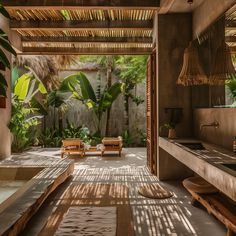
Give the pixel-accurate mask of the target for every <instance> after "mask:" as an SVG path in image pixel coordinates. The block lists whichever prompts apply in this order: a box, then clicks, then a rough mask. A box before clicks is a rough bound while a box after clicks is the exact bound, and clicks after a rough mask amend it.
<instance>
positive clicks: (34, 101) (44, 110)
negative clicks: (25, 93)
mask: <svg viewBox="0 0 236 236" xmlns="http://www.w3.org/2000/svg"><path fill="white" fill-rule="evenodd" d="M30 104H31V107H33V108H35V109H36V110H37V111H38V112H39V113H40V114H42V115H44V116H46V115H47V114H48V111H47V108H46V107H45V106H44V105H43V104H42V103H40V102H39V101H38V100H37V99H36V98H32V100H31V102H30Z"/></svg>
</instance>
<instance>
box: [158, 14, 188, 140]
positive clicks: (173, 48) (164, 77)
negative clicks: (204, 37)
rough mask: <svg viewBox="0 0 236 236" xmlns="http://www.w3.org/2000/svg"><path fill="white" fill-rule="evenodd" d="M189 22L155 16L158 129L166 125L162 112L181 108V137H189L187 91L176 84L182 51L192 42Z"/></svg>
mask: <svg viewBox="0 0 236 236" xmlns="http://www.w3.org/2000/svg"><path fill="white" fill-rule="evenodd" d="M191 22H192V21H191V14H167V15H159V16H158V52H157V53H158V83H159V91H158V94H159V98H158V99H159V125H160V126H161V125H163V124H165V123H168V122H169V117H170V114H169V113H166V112H165V108H182V109H183V117H182V121H181V123H180V124H178V125H177V127H176V129H177V133H178V135H179V136H181V137H188V136H191V135H192V128H191V127H192V122H191V121H192V111H191V90H190V88H189V87H183V86H179V85H177V84H176V81H177V79H178V76H179V73H180V71H181V68H182V64H183V54H184V50H185V48H186V47H187V46H188V45H189V42H190V41H191V39H192V24H191Z"/></svg>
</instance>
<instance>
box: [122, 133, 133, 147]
mask: <svg viewBox="0 0 236 236" xmlns="http://www.w3.org/2000/svg"><path fill="white" fill-rule="evenodd" d="M122 138H123V145H124V147H130V146H131V145H132V144H133V139H132V137H131V135H130V133H129V131H128V130H125V131H124V133H123V135H122Z"/></svg>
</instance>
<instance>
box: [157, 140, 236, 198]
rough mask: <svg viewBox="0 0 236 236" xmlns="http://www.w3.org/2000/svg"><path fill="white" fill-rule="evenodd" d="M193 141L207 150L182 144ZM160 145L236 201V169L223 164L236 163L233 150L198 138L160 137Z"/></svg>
mask: <svg viewBox="0 0 236 236" xmlns="http://www.w3.org/2000/svg"><path fill="white" fill-rule="evenodd" d="M191 142H193V143H194V142H201V143H202V144H203V146H204V147H205V148H206V150H191V149H189V148H187V147H185V146H184V145H182V144H180V143H191ZM159 146H160V147H161V148H162V149H164V150H165V151H166V152H168V153H169V154H170V155H171V156H173V157H174V158H176V159H177V160H178V161H180V162H181V163H183V164H184V165H186V166H187V167H188V168H190V169H191V170H193V171H194V172H195V173H196V174H198V175H200V176H201V177H202V178H204V179H205V180H206V181H208V182H209V183H211V184H212V185H214V186H215V187H216V188H218V189H219V190H220V191H222V192H223V193H224V194H226V195H227V196H228V197H230V198H231V199H232V200H234V201H236V171H234V170H231V169H229V168H227V167H225V166H223V165H222V164H228V163H236V155H235V154H234V153H233V152H231V151H228V150H226V149H224V148H221V147H219V146H216V145H212V144H209V143H205V142H202V141H200V140H196V139H174V140H170V139H167V138H163V137H159Z"/></svg>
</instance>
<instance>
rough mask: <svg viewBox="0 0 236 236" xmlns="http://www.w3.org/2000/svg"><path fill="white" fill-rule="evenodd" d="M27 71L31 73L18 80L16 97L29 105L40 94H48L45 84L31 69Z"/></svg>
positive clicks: (15, 91) (15, 86)
mask: <svg viewBox="0 0 236 236" xmlns="http://www.w3.org/2000/svg"><path fill="white" fill-rule="evenodd" d="M27 69H28V70H29V72H28V73H25V74H23V75H22V76H21V77H20V78H19V79H17V80H16V83H15V85H14V96H15V97H17V99H18V100H19V101H20V102H23V103H24V104H29V103H30V102H31V101H32V99H33V98H35V95H36V94H38V93H41V94H47V90H46V88H45V86H44V84H43V83H42V81H41V80H40V79H39V78H38V76H37V75H36V74H35V72H34V71H33V70H32V69H31V68H29V67H27Z"/></svg>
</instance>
